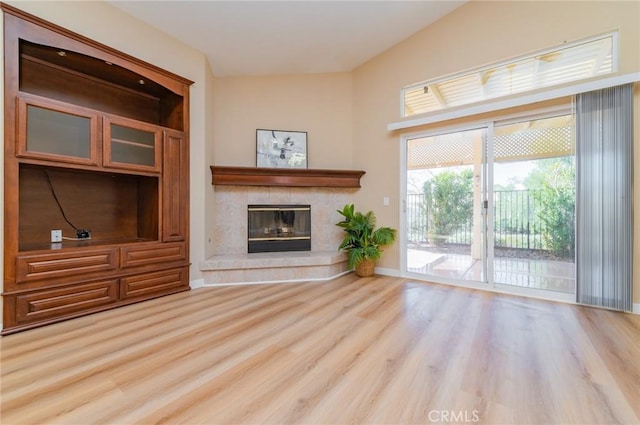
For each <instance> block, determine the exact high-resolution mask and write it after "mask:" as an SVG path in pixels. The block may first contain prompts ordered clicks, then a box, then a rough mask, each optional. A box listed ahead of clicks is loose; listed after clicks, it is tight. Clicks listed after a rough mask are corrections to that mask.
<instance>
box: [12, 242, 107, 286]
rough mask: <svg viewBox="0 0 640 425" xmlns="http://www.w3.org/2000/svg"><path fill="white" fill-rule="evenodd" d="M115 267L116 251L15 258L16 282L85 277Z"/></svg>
mask: <svg viewBox="0 0 640 425" xmlns="http://www.w3.org/2000/svg"><path fill="white" fill-rule="evenodd" d="M117 267H118V256H117V250H116V249H96V250H86V251H82V252H66V253H65V252H57V253H51V254H35V255H21V256H18V257H16V281H17V282H29V281H33V280H39V279H52V278H56V277H64V276H69V275H78V274H83V275H86V274H87V273H92V272H104V271H110V270H115V269H116V268H117Z"/></svg>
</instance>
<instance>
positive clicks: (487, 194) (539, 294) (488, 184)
mask: <svg viewBox="0 0 640 425" xmlns="http://www.w3.org/2000/svg"><path fill="white" fill-rule="evenodd" d="M573 112H574V105H573V103H569V102H567V103H566V104H561V105H558V106H554V107H550V108H544V109H537V110H530V111H525V112H521V113H516V114H510V115H504V116H495V117H493V118H487V119H486V120H478V121H473V122H470V123H466V124H460V125H447V126H442V127H437V128H434V129H431V130H425V131H420V132H412V133H407V134H403V135H401V136H400V202H399V206H398V207H399V211H400V232H399V233H400V234H399V236H400V238H399V243H400V268H401V269H400V274H401V276H402V277H407V278H413V279H420V280H426V281H432V282H435V283H444V284H448V285H454V286H462V287H467V288H475V289H482V290H489V291H492V292H498V293H507V294H512V295H522V296H526V297H530V298H539V299H545V300H553V301H561V302H566V303H571V304H575V303H576V295H575V293H574V294H569V293H562V292H557V291H549V290H545V289H534V288H527V287H520V286H515V285H507V284H502V283H496V282H495V279H494V277H495V270H494V245H495V244H494V242H493V241H494V238H495V233H494V232H495V229H494V205H493V199H494V197H493V193H494V190H493V182H494V175H493V174H494V173H493V163H494V142H493V139H494V128H495V127H496V126H500V125H508V124H512V123H517V122H522V121H526V120H536V119H543V118H550V117H554V116H558V115H563V114H572V113H573ZM479 129H484V130H485V131H486V137H485V140H484V144H485V146H484V149H483V160H484V161H483V174H484V179H483V180H484V181H483V186H484V187H483V188H482V189H483V190H482V194H483V200H486V201H487V204H488V208H483V226H484V231H485V237H484V241H483V244H484V247H483V257H484V258H483V271H484V276H485V279H484V281H482V282H478V281H470V280H462V279H450V278H443V277H438V276H427V275H422V274H419V273H413V272H410V271H408V265H407V242H408V241H407V171H408V170H407V149H408V142H409V140H412V139H416V138H422V137H433V136H438V135H442V134H448V133H454V132H463V131H469V130H479Z"/></svg>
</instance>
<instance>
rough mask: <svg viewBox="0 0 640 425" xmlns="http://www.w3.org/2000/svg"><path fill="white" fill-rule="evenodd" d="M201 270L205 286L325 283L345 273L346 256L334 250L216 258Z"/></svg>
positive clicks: (201, 267)
mask: <svg viewBox="0 0 640 425" xmlns="http://www.w3.org/2000/svg"><path fill="white" fill-rule="evenodd" d="M200 269H201V270H202V274H203V278H204V284H205V285H208V286H215V285H231V284H236V285H237V284H246V283H273V282H278V283H280V282H283V283H284V282H304V281H314V280H328V279H332V278H334V277H336V276H339V275H341V274H343V273H346V272H347V271H348V267H347V258H346V256H345V254H343V253H339V252H337V251H329V252H328V251H321V252H311V251H306V252H261V253H254V254H235V255H218V256H214V257H211V258H209V259H208V260H206V261H203V262H202V263H201V264H200Z"/></svg>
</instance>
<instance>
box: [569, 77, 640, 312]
mask: <svg viewBox="0 0 640 425" xmlns="http://www.w3.org/2000/svg"><path fill="white" fill-rule="evenodd" d="M576 136H577V143H576V156H577V182H576V185H577V186H576V190H577V199H576V201H577V202H576V205H577V212H576V215H577V229H576V230H577V238H576V263H577V294H576V296H577V301H578V302H579V303H582V304H588V305H594V306H601V307H607V308H612V309H616V310H623V311H631V309H632V287H633V277H632V267H633V263H632V249H633V241H632V234H633V227H632V225H633V222H632V199H631V194H632V170H633V162H632V161H633V160H632V158H633V87H632V85H631V84H628V85H625V86H619V87H611V88H608V89H604V90H599V91H595V92H590V93H583V94H580V95H578V96H577V99H576Z"/></svg>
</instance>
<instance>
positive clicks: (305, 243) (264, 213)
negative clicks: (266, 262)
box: [247, 205, 311, 253]
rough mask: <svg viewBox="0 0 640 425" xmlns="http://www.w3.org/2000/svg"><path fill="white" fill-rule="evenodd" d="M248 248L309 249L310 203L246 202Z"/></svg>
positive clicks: (272, 250)
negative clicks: (276, 203)
mask: <svg viewBox="0 0 640 425" xmlns="http://www.w3.org/2000/svg"><path fill="white" fill-rule="evenodd" d="M248 218H249V226H248V229H249V232H248V233H249V234H248V244H247V246H248V252H249V253H254V252H283V251H311V206H310V205H249V206H248Z"/></svg>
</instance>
